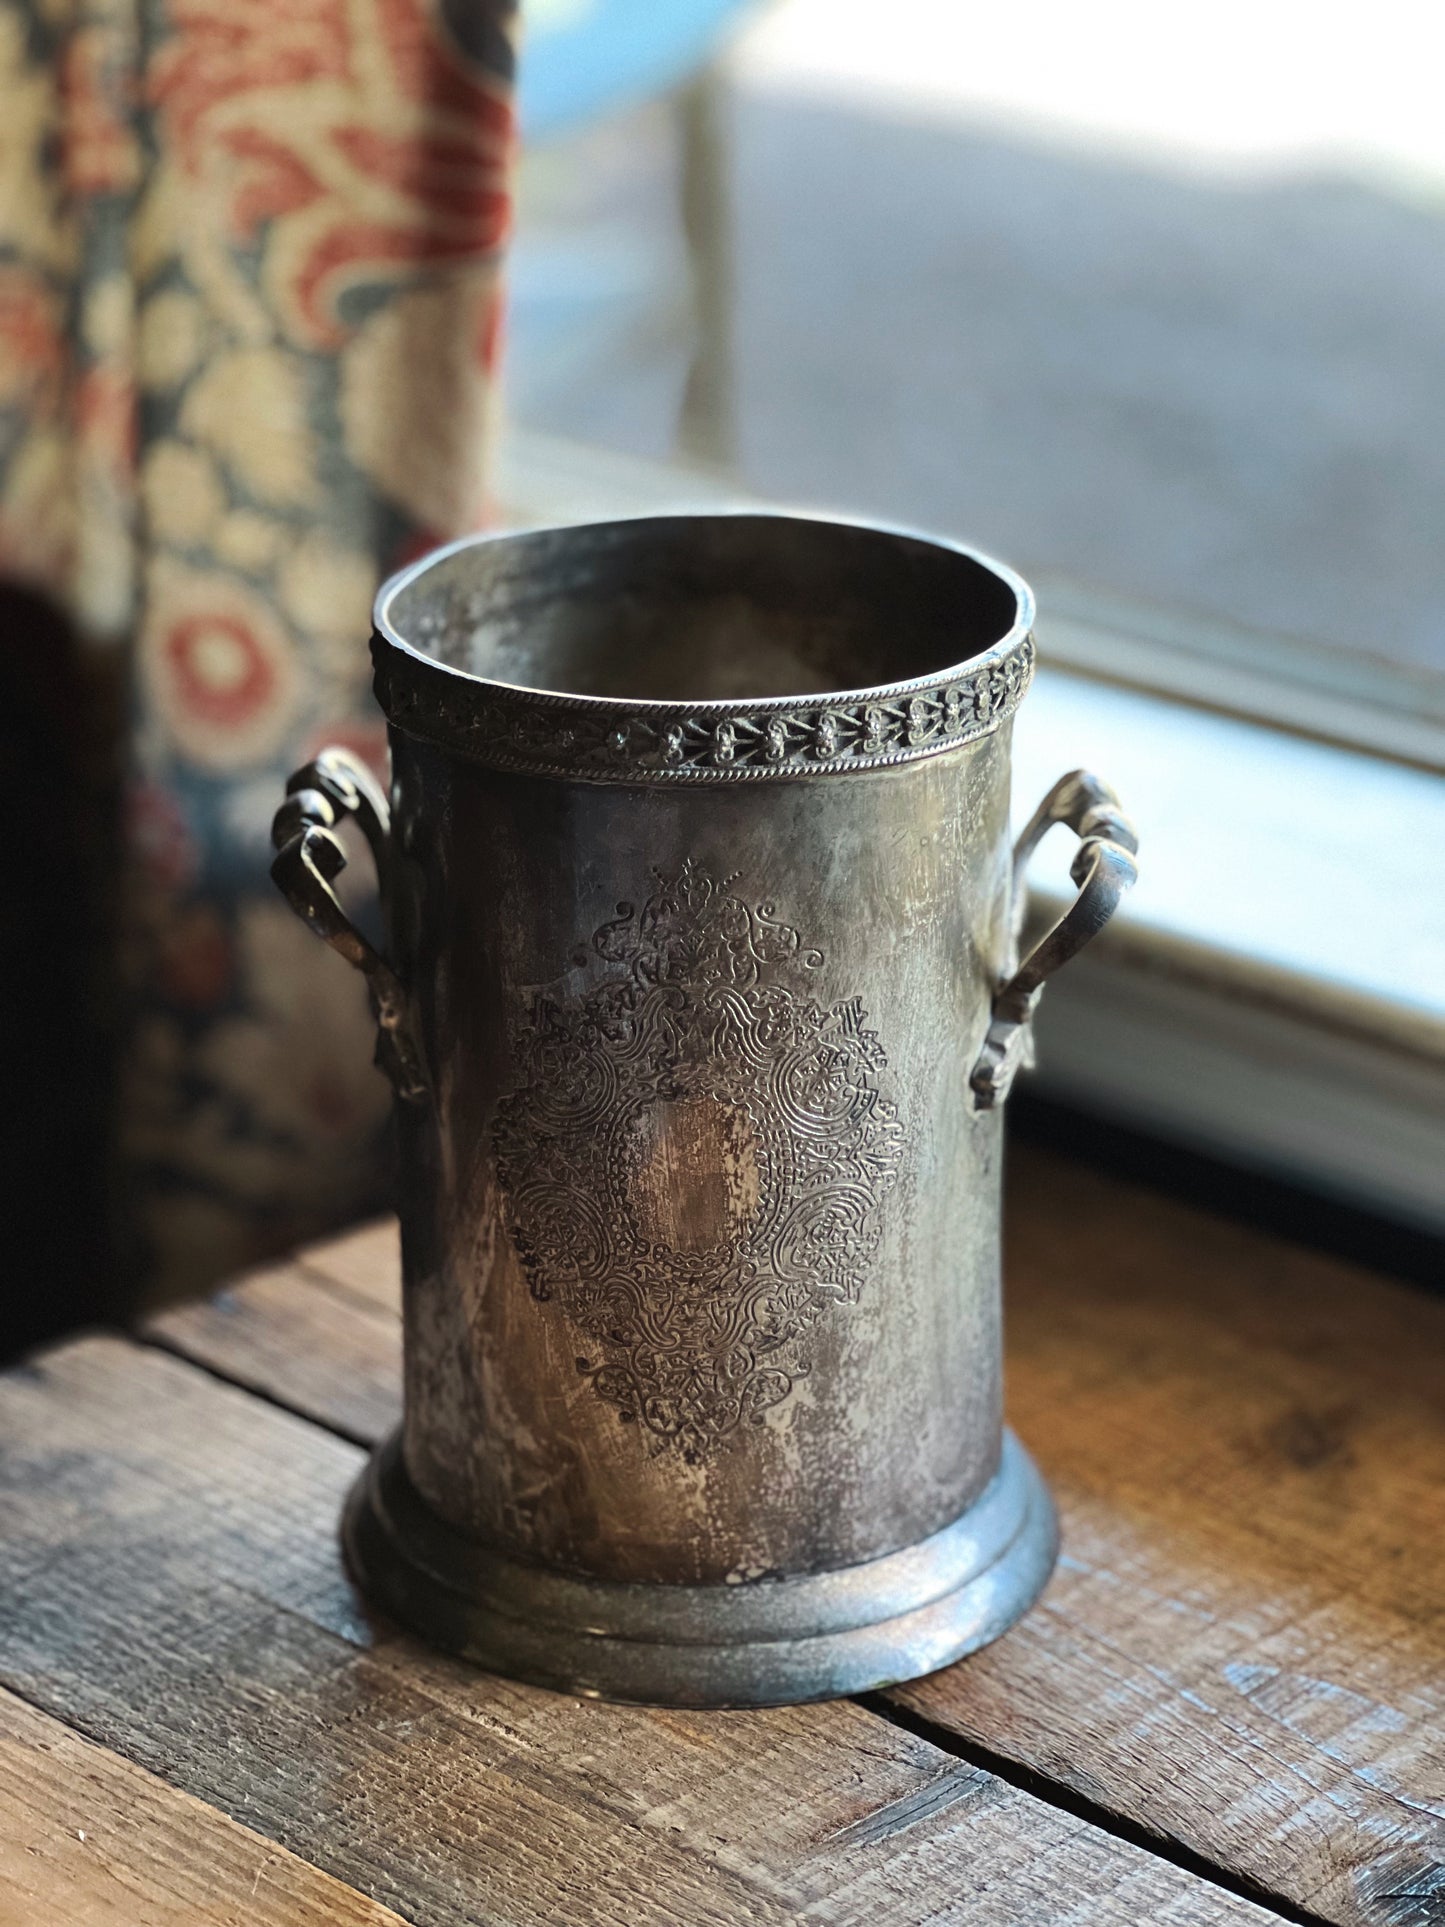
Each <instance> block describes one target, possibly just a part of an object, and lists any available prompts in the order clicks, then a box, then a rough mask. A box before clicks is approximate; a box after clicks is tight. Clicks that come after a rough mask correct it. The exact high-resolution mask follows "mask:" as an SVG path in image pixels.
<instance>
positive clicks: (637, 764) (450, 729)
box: [372, 635, 1034, 783]
mask: <svg viewBox="0 0 1445 1927" xmlns="http://www.w3.org/2000/svg"><path fill="white" fill-rule="evenodd" d="M372 657H373V660H374V662H375V665H376V695H377V700H378V701H379V702H380V704H381V706H382V708H383V709H384V710H385V711H386V713H387V715H388V717H390V719H391V721H392V722H393V723H395V724H396V726H397V727H398V728H399V729H403V730H405V731H406V732H407V733H408V734H409V735H415V736H423V737H425V738H427V739H428V740H429V741H431V742H434V743H438V744H440V745H442V746H443V747H445V748H448V749H454V750H457V751H458V752H460V753H461V754H462V755H464V756H468V757H471V758H473V759H475V760H476V761H478V762H481V763H486V764H489V765H490V766H491V767H493V768H495V769H510V770H524V771H527V772H530V773H531V774H534V775H538V776H559V777H570V778H573V779H576V780H581V781H583V782H592V783H636V782H648V783H654V782H678V781H681V782H690V783H719V782H738V781H744V780H748V779H759V778H761V779H767V778H770V777H771V778H778V777H797V776H812V775H815V774H831V773H833V772H835V771H842V770H850V769H874V768H878V767H880V766H886V765H889V764H892V763H906V762H911V761H913V760H914V759H915V758H917V757H922V756H933V755H937V754H938V752H939V751H940V750H947V749H954V748H957V747H960V746H961V745H963V744H965V743H971V742H975V741H976V740H977V739H978V738H979V737H980V736H986V735H988V734H989V733H990V732H991V731H992V730H994V729H997V727H998V726H999V724H1000V723H1002V722H1003V721H1005V720H1006V719H1007V718H1008V717H1009V716H1012V714H1013V713H1014V711H1015V710H1016V709H1017V708H1018V706H1019V703H1020V702H1021V701H1022V700H1023V697H1024V695H1025V693H1026V692H1027V690H1028V686H1029V683H1030V681H1031V680H1032V677H1033V671H1034V641H1033V637H1032V636H1029V635H1025V636H1021V637H1018V638H1017V639H1015V640H1014V641H1012V642H1010V643H1009V644H1008V646H1007V647H1006V648H1004V649H1002V650H1000V651H998V652H996V653H993V654H990V655H986V656H984V657H982V658H981V659H980V660H979V661H978V662H976V663H975V664H974V665H973V666H971V667H970V668H969V670H968V672H967V673H966V674H960V675H956V676H950V677H945V678H943V679H942V680H940V681H938V682H935V683H929V684H925V685H924V686H922V687H920V686H918V685H917V684H915V683H905V684H903V685H902V686H901V687H893V688H883V689H877V690H873V691H871V692H869V693H868V694H867V695H866V696H863V695H860V696H857V697H853V696H849V697H845V698H843V699H841V700H838V701H833V702H829V701H826V700H822V701H820V700H819V699H818V698H817V697H812V698H810V697H807V696H795V697H794V696H785V697H780V698H778V699H776V700H773V701H768V702H758V703H752V704H738V705H730V704H727V703H719V702H706V703H698V704H695V705H686V706H685V705H683V704H681V703H626V702H623V701H620V700H617V699H615V698H610V697H597V696H562V695H552V694H549V693H547V692H545V691H538V690H524V689H508V688H506V687H505V686H504V685H501V684H498V683H488V682H481V681H473V680H469V679H465V678H463V677H461V676H458V675H456V674H455V673H453V672H452V671H449V670H446V669H443V668H441V667H440V666H439V665H437V664H434V663H430V662H427V661H426V660H425V659H424V658H421V657H417V656H413V655H411V654H409V653H408V652H406V651H403V650H400V649H398V648H396V647H395V646H394V645H393V644H392V643H390V642H389V641H388V640H387V639H386V638H385V637H384V636H381V635H373V637H372Z"/></svg>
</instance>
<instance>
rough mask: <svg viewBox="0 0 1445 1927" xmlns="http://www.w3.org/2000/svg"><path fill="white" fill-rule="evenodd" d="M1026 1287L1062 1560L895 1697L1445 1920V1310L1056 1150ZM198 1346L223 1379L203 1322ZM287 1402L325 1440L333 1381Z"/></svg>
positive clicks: (1273, 1888) (1275, 1869)
mask: <svg viewBox="0 0 1445 1927" xmlns="http://www.w3.org/2000/svg"><path fill="white" fill-rule="evenodd" d="M368 1235H369V1236H370V1240H371V1244H370V1254H371V1255H370V1257H369V1258H368V1257H366V1256H364V1255H363V1253H364V1246H365V1240H358V1239H356V1238H353V1239H351V1240H348V1241H347V1243H346V1246H344V1247H342V1250H343V1252H344V1263H345V1266H346V1267H348V1268H349V1269H351V1270H353V1271H354V1270H356V1269H358V1268H361V1269H365V1270H366V1272H367V1275H368V1277H369V1280H370V1284H371V1288H372V1292H371V1295H372V1301H373V1303H374V1304H381V1303H384V1302H385V1299H384V1292H383V1289H382V1287H383V1283H384V1279H385V1277H386V1275H387V1273H386V1266H387V1265H388V1264H390V1265H391V1266H392V1267H393V1269H392V1271H391V1273H390V1276H391V1279H392V1284H391V1292H392V1302H393V1303H394V1302H395V1296H396V1291H397V1285H396V1274H395V1269H394V1267H395V1256H394V1252H395V1247H394V1243H393V1242H392V1239H391V1233H390V1231H389V1230H388V1232H387V1233H386V1234H385V1237H383V1236H382V1234H380V1233H379V1232H376V1231H373V1232H372V1233H370V1234H368ZM337 1251H338V1248H337V1247H336V1246H327V1247H319V1248H317V1249H315V1250H313V1251H311V1252H308V1253H307V1254H305V1262H306V1270H307V1274H308V1275H309V1276H310V1277H311V1278H312V1279H313V1280H316V1281H319V1280H321V1279H323V1278H327V1279H329V1278H332V1277H333V1271H334V1267H336V1265H337ZM1008 1274H1009V1287H1008V1291H1009V1297H1008V1339H1009V1379H1008V1385H1009V1403H1010V1415H1011V1418H1012V1420H1013V1422H1014V1424H1015V1425H1016V1426H1017V1427H1018V1429H1019V1431H1020V1432H1021V1434H1022V1436H1023V1437H1024V1438H1025V1439H1026V1440H1027V1442H1028V1443H1029V1445H1030V1447H1031V1449H1033V1450H1034V1451H1035V1453H1036V1454H1037V1456H1038V1457H1039V1459H1040V1461H1041V1463H1042V1465H1043V1467H1044V1470H1045V1472H1046V1473H1047V1475H1048V1477H1049V1479H1050V1481H1051V1482H1052V1484H1053V1486H1054V1489H1055V1492H1056V1493H1057V1495H1058V1497H1059V1499H1060V1502H1061V1509H1062V1513H1063V1520H1064V1555H1063V1559H1062V1562H1061V1566H1060V1570H1059V1573H1058V1575H1057V1576H1056V1578H1055V1580H1054V1582H1053V1584H1052V1585H1051V1587H1050V1588H1049V1590H1048V1592H1047V1593H1046V1594H1045V1597H1044V1600H1043V1602H1042V1604H1041V1606H1040V1607H1039V1608H1038V1609H1036V1610H1035V1612H1034V1613H1033V1614H1032V1615H1030V1616H1029V1618H1027V1619H1026V1620H1025V1621H1024V1622H1023V1623H1022V1625H1020V1626H1019V1627H1018V1628H1016V1629H1015V1630H1014V1632H1012V1633H1011V1634H1010V1635H1009V1636H1008V1637H1007V1638H1006V1639H1004V1640H1002V1641H1000V1642H999V1643H998V1644H997V1645H996V1646H994V1647H993V1648H991V1649H990V1650H989V1651H988V1652H986V1653H984V1654H981V1655H979V1656H977V1657H976V1658H974V1659H972V1660H970V1661H967V1662H965V1663H964V1664H963V1665H960V1666H957V1667H954V1668H951V1669H950V1670H949V1671H947V1672H945V1673H941V1674H938V1675H935V1676H934V1677H933V1678H932V1679H930V1680H927V1681H924V1682H921V1683H919V1684H918V1685H915V1686H912V1687H907V1688H901V1689H899V1691H898V1692H897V1693H896V1694H895V1695H894V1697H895V1698H896V1700H897V1701H898V1702H899V1703H900V1704H902V1705H904V1706H906V1707H908V1708H910V1709H911V1710H913V1711H914V1712H916V1713H918V1714H920V1715H922V1716H924V1717H925V1718H927V1719H929V1720H931V1721H933V1722H936V1723H937V1724H938V1725H940V1726H941V1727H944V1728H946V1729H948V1731H950V1732H952V1733H954V1734H957V1735H958V1736H959V1737H960V1738H962V1739H963V1740H965V1741H966V1742H968V1743H969V1744H971V1745H975V1746H980V1747H984V1748H988V1749H990V1750H991V1751H992V1752H994V1753H996V1754H999V1755H1001V1756H1003V1757H1005V1758H1007V1759H1009V1760H1011V1761H1015V1762H1017V1763H1019V1764H1020V1765H1022V1766H1024V1767H1027V1768H1029V1769H1031V1770H1034V1771H1037V1772H1039V1773H1041V1774H1043V1775H1045V1776H1046V1777H1047V1778H1048V1779H1050V1780H1052V1781H1055V1782H1058V1783H1061V1784H1063V1785H1065V1786H1067V1787H1069V1788H1071V1789H1072V1790H1073V1791H1074V1792H1076V1793H1077V1794H1079V1795H1081V1796H1082V1797H1083V1798H1085V1799H1088V1800H1090V1801H1092V1802H1095V1803H1097V1804H1099V1805H1101V1806H1103V1807H1104V1808H1106V1809H1107V1810H1109V1811H1112V1812H1114V1813H1117V1814H1119V1815H1120V1816H1122V1817H1124V1818H1126V1819H1128V1820H1130V1821H1133V1822H1135V1823H1137V1824H1139V1825H1142V1826H1144V1827H1147V1828H1150V1829H1151V1830H1153V1831H1155V1832H1157V1833H1159V1834H1161V1835H1166V1836H1171V1837H1173V1838H1176V1839H1178V1840H1180V1841H1181V1842H1183V1843H1184V1844H1185V1845H1186V1846H1188V1847H1189V1848H1190V1849H1191V1850H1193V1851H1194V1852H1196V1853H1198V1854H1200V1855H1202V1856H1204V1857H1205V1858H1207V1859H1208V1860H1210V1861H1213V1862H1214V1863H1216V1864H1218V1865H1221V1866H1224V1867H1227V1868H1230V1869H1231V1870H1233V1871H1234V1872H1236V1873H1237V1874H1239V1875H1240V1876H1241V1877H1243V1878H1245V1879H1247V1880H1249V1881H1252V1882H1254V1883H1256V1884H1257V1885H1259V1886H1260V1887H1261V1888H1263V1889H1264V1890H1265V1891H1267V1892H1271V1893H1276V1894H1279V1895H1281V1896H1283V1897H1284V1898H1285V1899H1287V1900H1289V1901H1290V1902H1291V1903H1293V1904H1294V1905H1296V1906H1298V1907H1301V1908H1304V1909H1307V1910H1310V1911H1313V1912H1315V1913H1318V1914H1319V1915H1321V1916H1322V1917H1325V1918H1328V1919H1330V1920H1334V1921H1339V1922H1342V1923H1369V1924H1370V1927H1440V1923H1442V1922H1445V1409H1442V1407H1445V1304H1442V1303H1440V1302H1438V1301H1435V1300H1432V1299H1429V1298H1427V1297H1425V1296H1424V1295H1422V1294H1420V1293H1417V1292H1412V1291H1409V1290H1406V1289H1403V1288H1400V1287H1397V1286H1394V1285H1391V1284H1388V1283H1386V1282H1384V1281H1382V1280H1380V1279H1378V1278H1375V1277H1372V1276H1370V1275H1368V1274H1366V1273H1363V1272H1361V1271H1359V1270H1358V1269H1355V1268H1352V1267H1347V1266H1344V1265H1339V1264H1335V1263H1332V1262H1331V1261H1329V1260H1327V1259H1325V1258H1322V1257H1320V1256H1318V1255H1315V1254H1311V1253H1307V1252H1303V1251H1300V1250H1297V1249H1295V1248H1294V1247H1291V1246H1287V1245H1285V1244H1283V1243H1280V1242H1277V1241H1274V1240H1271V1239H1268V1238H1265V1237H1262V1236H1261V1235H1259V1234H1258V1233H1255V1232H1251V1231H1248V1230H1246V1229H1243V1228H1241V1227H1238V1226H1231V1225H1228V1224H1225V1223H1222V1222H1219V1221H1216V1220H1213V1219H1211V1218H1208V1217H1206V1216H1205V1215H1203V1214H1201V1213H1199V1212H1196V1211H1192V1210H1190V1209H1187V1208H1186V1207H1183V1206H1179V1205H1175V1204H1171V1203H1168V1202H1166V1201H1164V1200H1161V1199H1158V1198H1155V1197H1152V1196H1150V1195H1149V1194H1147V1193H1145V1192H1143V1191H1140V1190H1137V1189H1132V1188H1130V1187H1127V1186H1124V1185H1121V1184H1118V1183H1116V1182H1114V1181H1112V1180H1110V1179H1107V1178H1105V1177H1102V1176H1100V1175H1098V1174H1096V1173H1090V1172H1088V1171H1086V1170H1084V1169H1083V1168H1081V1167H1077V1166H1072V1165H1069V1164H1067V1163H1065V1162H1063V1161H1060V1160H1057V1159H1051V1158H1046V1157H1043V1156H1042V1155H1039V1154H1036V1153H1035V1154H1028V1153H1025V1154H1022V1155H1019V1156H1017V1157H1016V1159H1015V1168H1014V1171H1013V1173H1012V1181H1011V1204H1010V1217H1009V1258H1008ZM247 1290H249V1287H242V1294H243V1295H244V1293H245V1292H246V1291H247ZM299 1299H300V1294H299V1293H298V1304H297V1306H296V1307H295V1308H294V1309H293V1312H292V1317H293V1318H294V1319H296V1320H299V1321H300V1322H301V1323H302V1324H303V1325H304V1320H305V1316H306V1314H305V1312H304V1311H303V1310H302V1308H301V1305H300V1302H299ZM180 1316H181V1317H183V1318H185V1317H190V1316H191V1314H180ZM310 1316H311V1317H312V1319H313V1320H315V1319H317V1318H319V1316H320V1310H319V1305H318V1304H317V1302H316V1301H314V1300H313V1301H312V1305H311V1312H310ZM183 1342H184V1343H185V1344H186V1345H187V1347H188V1348H189V1349H191V1350H192V1351H193V1352H194V1354H195V1355H196V1356H197V1357H205V1358H206V1359H207V1360H208V1361H209V1362H211V1363H212V1364H214V1365H215V1366H216V1367H217V1368H218V1369H220V1370H222V1371H225V1370H228V1369H229V1363H230V1358H229V1353H228V1350H227V1347H226V1346H225V1344H224V1343H220V1344H218V1343H217V1342H216V1335H215V1334H214V1333H207V1332H203V1331H202V1330H201V1329H200V1323H199V1320H198V1319H197V1320H196V1321H195V1322H194V1323H193V1325H192V1326H191V1327H190V1328H188V1330H187V1331H186V1333H185V1334H183ZM301 1349H302V1350H308V1349H309V1350H314V1349H315V1344H314V1343H313V1344H312V1345H311V1346H310V1347H305V1346H302V1347H301ZM383 1349H384V1351H385V1353H386V1357H385V1359H383V1358H382V1356H381V1355H380V1352H379V1353H378V1354H377V1356H376V1357H375V1359H374V1361H373V1367H372V1371H371V1375H370V1380H369V1382H370V1383H371V1385H372V1387H373V1389H374V1391H375V1393H376V1394H377V1395H376V1396H375V1397H374V1399H373V1402H372V1404H371V1406H370V1408H369V1410H368V1412H367V1413H366V1414H364V1415H363V1416H364V1417H365V1419H366V1426H367V1428H369V1435H372V1436H374V1435H376V1434H379V1433H380V1432H382V1431H384V1430H385V1429H386V1428H387V1427H388V1426H389V1425H390V1424H391V1423H392V1421H393V1419H394V1416H395V1411H396V1405H397V1402H398V1396H399V1395H398V1393H397V1391H396V1389H395V1387H396V1385H397V1384H398V1382H399V1380H398V1377H397V1374H398V1372H399V1364H398V1350H397V1340H396V1335H395V1332H394V1330H388V1332H387V1334H386V1336H385V1339H384V1341H383ZM303 1378H304V1379H305V1380H306V1382H305V1383H302V1382H301V1380H302V1379H303ZM289 1395H290V1396H292V1397H294V1399H295V1401H296V1403H297V1405H298V1408H299V1409H301V1410H304V1411H307V1412H310V1413H313V1414H315V1415H316V1416H317V1417H319V1418H321V1419H323V1420H325V1421H327V1422H332V1420H333V1417H334V1411H335V1406H334V1401H333V1399H332V1397H331V1395H330V1394H329V1393H328V1392H327V1390H326V1387H325V1384H324V1382H323V1374H321V1373H320V1372H316V1373H310V1374H294V1373H293V1374H292V1377H291V1380H290V1394H289ZM358 1435H359V1436H365V1435H368V1432H367V1431H366V1430H363V1431H360V1432H359V1433H358Z"/></svg>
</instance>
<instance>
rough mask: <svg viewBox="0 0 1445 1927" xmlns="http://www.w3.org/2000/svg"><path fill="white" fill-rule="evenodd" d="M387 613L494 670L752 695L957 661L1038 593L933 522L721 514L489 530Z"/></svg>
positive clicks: (937, 669) (699, 698) (875, 680)
mask: <svg viewBox="0 0 1445 1927" xmlns="http://www.w3.org/2000/svg"><path fill="white" fill-rule="evenodd" d="M383 613H384V616H385V620H386V622H387V623H388V625H389V626H390V628H391V629H392V630H393V631H394V633H395V634H396V635H398V636H399V637H400V639H401V640H402V641H403V642H404V643H406V644H407V645H408V646H409V647H411V648H412V649H414V650H416V651H417V652H418V653H419V654H422V655H426V656H430V657H432V658H433V659H434V660H435V661H437V662H440V663H444V664H445V665H446V666H447V667H449V668H452V669H461V670H465V671H466V672H467V673H468V674H471V675H474V676H479V677H482V678H485V679H486V680H487V681H490V682H500V683H506V684H510V685H512V686H514V687H521V688H528V689H542V690H549V691H553V692H556V693H561V694H572V695H582V696H610V697H617V698H623V699H626V700H630V701H637V702H648V701H650V702H660V701H661V702H667V701H672V702H709V701H722V702H736V701H744V700H748V699H753V698H766V697H777V696H809V695H818V694H823V693H828V692H840V693H841V692H843V691H852V690H866V689H870V688H875V687H878V686H880V685H884V684H889V683H895V682H906V681H911V680H912V679H913V678H915V677H935V676H937V677H941V676H943V675H944V674H945V673H946V672H948V671H949V670H951V669H953V668H955V667H957V666H958V665H960V664H963V663H965V662H967V661H969V660H970V659H971V658H972V657H974V656H977V655H979V654H980V653H981V652H982V651H984V650H986V649H988V648H990V647H992V646H993V645H994V644H995V643H998V642H1001V641H1002V640H1003V639H1004V638H1005V637H1006V636H1007V635H1008V634H1009V631H1010V630H1011V629H1012V628H1013V627H1014V625H1015V623H1016V622H1017V620H1018V618H1019V613H1020V609H1019V597H1018V595H1017V594H1016V592H1015V589H1014V587H1013V585H1012V584H1011V583H1010V582H1009V581H1007V580H1006V579H1005V578H1004V577H1002V576H1000V575H998V574H995V572H994V571H993V570H992V569H991V568H989V567H987V566H986V565H985V564H984V563H982V562H979V561H976V560H975V559H974V558H973V557H972V556H969V555H965V554H961V553H960V552H959V551H957V550H954V549H949V548H945V547H943V546H941V545H940V544H937V543H934V542H929V541H926V540H924V539H922V538H921V537H917V536H909V535H902V534H897V533H895V532H893V531H890V530H883V529H869V528H855V527H852V526H850V525H848V524H845V523H835V522H823V521H809V520H804V519H801V518H798V517H794V516H781V515H717V516H671V517H650V518H646V519H641V520H637V521H626V522H609V523H600V524H597V525H595V526H589V527H581V528H568V529H544V530H539V531H536V532H533V533H529V534H523V535H516V536H509V537H506V538H503V539H499V540H494V541H486V542H480V543H476V544H474V545H471V546H468V547H465V548H461V549H458V550H457V551H455V552H454V553H453V554H451V555H444V556H441V557H439V558H438V559H437V560H436V561H435V562H432V563H430V564H428V565H426V566H425V567H424V568H422V569H421V570H420V571H418V572H417V573H416V574H415V575H413V576H411V577H409V578H408V579H405V580H403V581H402V582H401V583H400V585H399V586H398V587H397V588H396V589H395V590H394V591H393V592H392V593H391V595H390V596H389V597H388V599H387V601H386V604H385V607H384V612H383Z"/></svg>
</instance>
